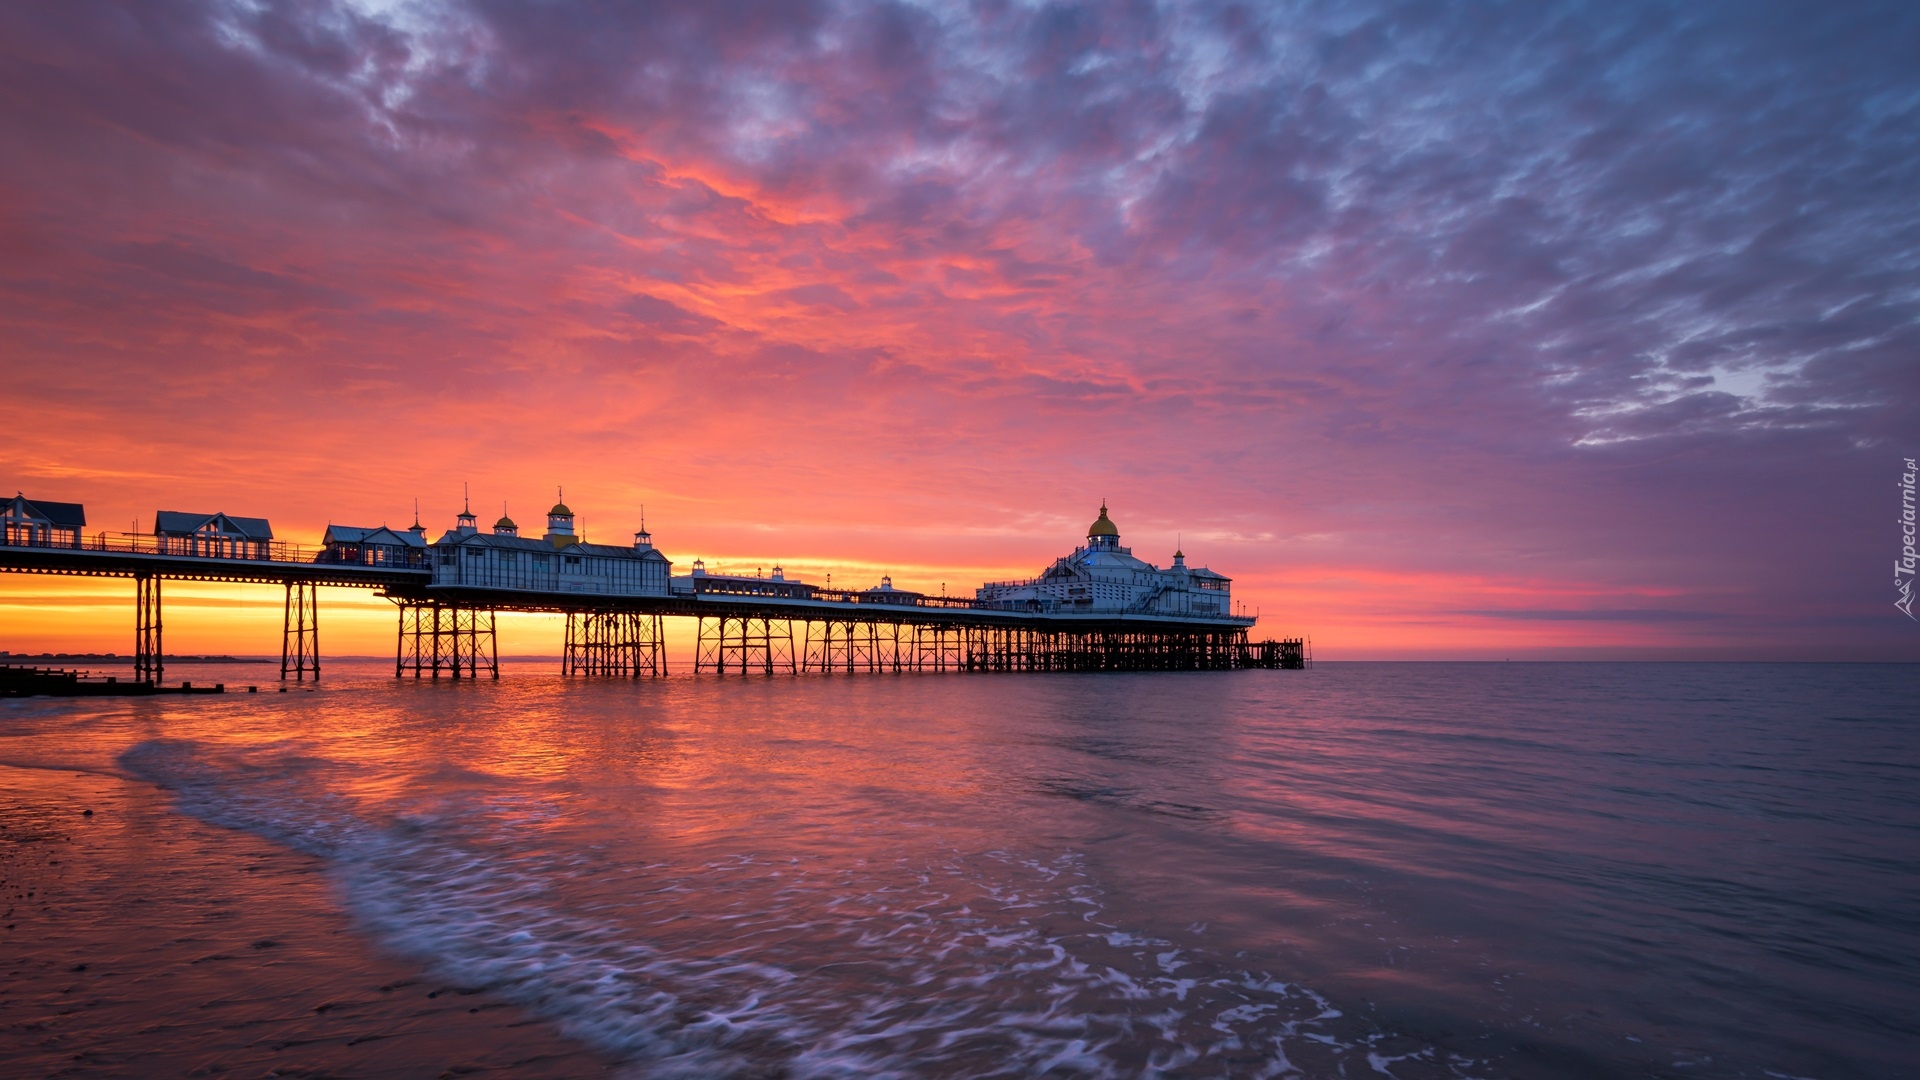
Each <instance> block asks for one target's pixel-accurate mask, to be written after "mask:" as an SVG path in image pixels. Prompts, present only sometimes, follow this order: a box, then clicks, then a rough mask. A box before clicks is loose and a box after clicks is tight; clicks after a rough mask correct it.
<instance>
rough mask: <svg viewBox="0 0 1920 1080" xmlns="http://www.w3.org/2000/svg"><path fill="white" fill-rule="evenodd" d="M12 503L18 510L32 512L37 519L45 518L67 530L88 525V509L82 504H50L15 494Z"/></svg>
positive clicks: (43, 500)
mask: <svg viewBox="0 0 1920 1080" xmlns="http://www.w3.org/2000/svg"><path fill="white" fill-rule="evenodd" d="M11 501H12V503H13V505H14V507H15V508H16V509H18V510H24V511H28V512H31V513H32V514H34V515H35V516H36V517H41V518H45V519H46V520H47V521H50V522H52V523H53V524H55V525H60V526H63V527H65V528H70V529H77V528H80V527H81V526H83V525H85V524H86V523H87V511H86V508H85V507H84V506H82V505H81V504H80V503H69V502H48V501H47V500H45V499H29V498H27V497H26V496H25V495H20V494H15V495H14V497H13V499H12V500H11Z"/></svg>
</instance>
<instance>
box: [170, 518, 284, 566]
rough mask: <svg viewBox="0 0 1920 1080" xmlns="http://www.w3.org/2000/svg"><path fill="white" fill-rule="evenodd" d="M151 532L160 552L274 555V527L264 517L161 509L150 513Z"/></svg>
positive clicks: (212, 555) (222, 556)
mask: <svg viewBox="0 0 1920 1080" xmlns="http://www.w3.org/2000/svg"><path fill="white" fill-rule="evenodd" d="M153 535H154V538H155V539H156V540H157V541H158V542H159V545H160V553H161V554H163V555H186V556H190V557H195V558H204V559H270V558H272V557H273V526H272V525H269V524H267V519H266V518H256V517H236V516H234V515H232V514H188V513H182V512H181V511H178V510H162V511H160V512H158V513H156V514H154V515H153Z"/></svg>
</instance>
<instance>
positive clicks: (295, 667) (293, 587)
mask: <svg viewBox="0 0 1920 1080" xmlns="http://www.w3.org/2000/svg"><path fill="white" fill-rule="evenodd" d="M289 671H291V672H293V681H295V682H305V681H306V679H307V672H308V671H312V672H313V681H314V682H319V681H320V589H319V586H318V585H315V584H313V583H311V582H302V581H289V582H287V602H286V608H285V611H284V613H283V615H282V617H281V621H280V681H281V682H285V681H286V679H287V672H289Z"/></svg>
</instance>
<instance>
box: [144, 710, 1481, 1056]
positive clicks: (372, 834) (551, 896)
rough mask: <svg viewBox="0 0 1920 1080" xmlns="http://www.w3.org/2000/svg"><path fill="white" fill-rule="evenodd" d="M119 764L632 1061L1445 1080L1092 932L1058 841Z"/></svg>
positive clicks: (1187, 966)
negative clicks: (1004, 840)
mask: <svg viewBox="0 0 1920 1080" xmlns="http://www.w3.org/2000/svg"><path fill="white" fill-rule="evenodd" d="M121 760H122V764H123V765H124V766H125V767H126V768H128V769H130V770H132V771H133V772H135V773H137V774H138V775H140V776H143V777H145V778H147V779H150V780H153V781H156V782H158V783H162V784H165V785H167V786H168V787H170V788H172V789H173V790H174V791H175V792H176V793H177V798H178V800H179V805H180V806H181V808H182V809H183V810H185V811H187V812H189V813H191V814H193V815H195V816H197V817H200V818H202V819H204V820H207V821H210V822H214V823H217V824H221V825H225V826H229V827H234V828H240V829H245V830H249V831H252V832H255V833H258V834H260V835H264V836H267V837H270V838H272V839H275V840H278V841H280V842H283V843H286V844H289V845H291V846H294V847H296V848H299V849H300V850H303V851H308V852H311V853H314V854H316V855H319V856H321V857H323V858H325V859H326V860H328V862H329V865H330V866H331V868H332V872H333V873H334V875H335V876H336V880H337V881H338V883H339V885H340V888H341V891H342V894H343V895H344V897H345V898H346V901H347V903H348V904H349V906H350V907H351V909H352V910H353V912H354V913H355V914H356V916H357V917H358V918H359V919H360V920H361V921H362V923H363V924H364V925H365V927H366V928H367V929H368V930H369V931H370V932H371V933H373V934H374V935H376V936H377V937H378V938H379V939H380V940H381V941H382V942H383V943H384V944H386V945H387V946H389V947H392V948H396V949H399V950H403V951H405V952H406V953H408V954H411V955H413V956H415V957H418V958H419V959H420V960H421V962H422V963H424V964H426V965H428V966H429V967H430V968H431V969H432V970H434V971H435V972H437V973H438V974H439V975H441V976H443V977H445V978H447V979H449V980H451V981H453V982H456V983H458V984H462V985H465V986H470V987H486V988H488V989H490V990H492V991H493V992H495V993H497V994H500V995H502V996H504V997H506V998H508V999H510V1000H513V1001H515V1002H517V1003H519V1004H521V1005H523V1006H525V1007H526V1008H528V1009H530V1010H531V1011H533V1012H535V1013H537V1014H539V1015H541V1016H544V1017H547V1018H548V1019H550V1020H552V1021H553V1022H554V1023H556V1024H557V1025H558V1026H559V1027H560V1028H561V1029H562V1030H563V1031H565V1032H566V1033H568V1034H569V1035H571V1036H573V1037H575V1038H578V1039H581V1040H583V1041H585V1042H587V1043H589V1044H591V1045H593V1046H595V1047H597V1048H599V1049H601V1050H603V1051H605V1052H607V1053H608V1054H610V1055H613V1056H615V1057H618V1058H620V1059H621V1060H623V1061H625V1062H627V1063H628V1064H629V1066H630V1068H631V1069H632V1070H633V1071H634V1072H635V1074H636V1075H646V1076H663V1077H675V1076H702V1077H707V1076H727V1075H764V1074H767V1073H769V1072H779V1073H782V1074H784V1075H790V1076H794V1077H907V1076H926V1075H967V1076H1033V1075H1041V1074H1049V1075H1061V1076H1090V1077H1091V1076H1121V1075H1169V1076H1218V1075H1232V1076H1289V1075H1319V1074H1333V1073H1336V1072H1337V1073H1341V1074H1345V1075H1360V1074H1363V1073H1365V1072H1367V1071H1373V1072H1376V1073H1382V1074H1385V1075H1389V1076H1395V1075H1405V1076H1414V1075H1425V1076H1459V1075H1466V1074H1467V1073H1468V1072H1469V1070H1468V1068H1467V1067H1466V1066H1467V1063H1465V1062H1461V1061H1458V1060H1453V1059H1448V1058H1446V1057H1445V1056H1444V1055H1442V1054H1440V1053H1438V1052H1437V1051H1435V1050H1433V1049H1432V1048H1421V1047H1417V1046H1415V1047H1408V1046H1406V1045H1403V1044H1404V1043H1405V1042H1406V1040H1398V1041H1397V1042H1396V1044H1395V1046H1394V1050H1395V1052H1394V1053H1392V1054H1388V1053H1386V1052H1385V1051H1384V1050H1383V1049H1382V1048H1381V1047H1380V1046H1379V1045H1378V1043H1379V1042H1380V1040H1381V1038H1382V1036H1381V1035H1380V1034H1379V1033H1378V1032H1376V1031H1371V1030H1369V1029H1367V1028H1366V1027H1365V1026H1363V1025H1359V1024H1357V1023H1354V1022H1351V1021H1349V1020H1347V1019H1346V1018H1343V1016H1342V1013H1341V1011H1340V1010H1338V1009H1336V1008H1334V1007H1333V1006H1332V1005H1331V1004H1330V1003H1329V1002H1327V1001H1326V1000H1325V999H1324V998H1322V997H1321V996H1319V995H1317V994H1315V993H1313V992H1311V991H1309V990H1307V989H1305V988H1302V987H1299V986H1297V985H1294V984H1292V983H1289V982H1286V981H1284V980H1281V979H1277V978H1274V977H1272V976H1270V975H1267V974H1263V973H1258V972H1251V971H1246V970H1243V969H1238V968H1236V967H1234V966H1233V965H1231V964H1228V963H1223V962H1221V961H1218V960H1216V959H1214V958H1211V957H1208V956H1206V955H1204V953H1201V952H1196V951H1194V950H1193V949H1192V948H1191V947H1187V946H1179V945H1176V944H1174V943H1173V942H1170V941H1166V940H1162V939H1158V938H1155V937H1152V936H1150V935H1145V934H1140V933H1138V932H1136V931H1134V930H1130V929H1128V928H1125V927H1121V926H1115V925H1111V924H1109V923H1108V922H1105V921H1103V906H1102V901H1101V890H1100V888H1099V885H1098V883H1097V882H1096V881H1094V880H1093V879H1092V877H1091V876H1090V875H1089V874H1088V873H1087V872H1086V870H1085V868H1084V867H1083V866H1082V865H1081V863H1080V861H1079V860H1078V859H1076V858H1074V857H1073V856H1071V855H1061V856H1057V857H1050V858H1036V857H1033V856H1031V855H1026V854H1022V853H1017V852H1010V851H988V852H976V853H967V852H959V851H939V852H935V853H933V854H929V853H927V852H925V851H921V852H918V853H916V854H912V855H909V854H905V853H902V854H900V855H899V856H897V857H894V858H890V859H882V858H876V857H871V856H870V857H868V858H865V859H860V860H853V861H850V862H848V863H830V862H829V861H827V860H825V859H822V858H817V857H816V858H811V859H809V858H801V857H798V856H791V857H784V858H772V857H769V856H767V855H766V854H764V853H753V854H748V853H742V854H737V855H732V856H729V857H725V858H716V859H711V860H708V861H706V862H704V863H700V864H690V865H680V866H676V865H671V864H665V863H647V862H644V861H631V860H629V861H622V860H621V859H619V858H617V857H612V856H608V855H607V854H606V853H605V852H594V851H588V850H583V849H581V848H579V847H577V846H576V847H567V846H565V845H562V844H556V843H554V842H552V841H551V840H547V839H544V838H543V837H541V835H540V834H539V830H538V829H537V828H536V827H535V826H537V825H538V824H540V823H542V822H544V821H546V820H548V819H549V818H550V817H551V808H550V807H545V806H540V805H534V804H530V803H529V802H528V801H527V800H525V799H524V798H520V797H518V796H515V795H513V794H512V793H506V794H499V793H496V794H495V795H493V796H475V795H473V794H472V791H471V790H465V791H464V794H463V795H459V796H450V795H447V794H446V791H447V788H446V787H445V786H444V785H443V786H440V787H436V788H434V790H435V791H437V792H439V794H436V795H433V796H431V797H427V796H422V797H420V798H418V799H416V800H414V801H412V802H407V801H405V800H402V801H400V802H398V803H396V802H392V801H388V800H367V801H363V800H362V799H359V798H356V797H354V796H351V795H349V794H347V793H346V792H348V791H350V790H357V789H355V788H354V787H353V786H352V785H351V784H349V783H348V781H349V780H352V779H355V774H354V767H353V766H348V765H344V764H341V763H337V762H331V761H327V760H324V759H321V758H318V757H315V756H312V755H311V754H309V753H307V752H305V751H303V750H302V748H300V747H298V746H292V745H280V746H271V747H264V748H263V747H254V748H249V749H246V750H227V749H220V748H215V747H210V746H204V745H200V744H195V743H190V742H181V741H154V742H147V743H143V744H140V745H139V746H136V747H134V748H133V749H131V750H129V751H128V752H127V753H126V754H125V755H124V756H123V758H122V759H121ZM528 834H533V835H531V836H529V835H528ZM1407 1070H1413V1071H1407Z"/></svg>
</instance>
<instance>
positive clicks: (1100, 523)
mask: <svg viewBox="0 0 1920 1080" xmlns="http://www.w3.org/2000/svg"><path fill="white" fill-rule="evenodd" d="M1096 536H1111V537H1113V538H1115V539H1119V537H1120V529H1119V528H1118V527H1117V526H1115V525H1114V523H1113V520H1112V519H1111V518H1109V517H1107V504H1106V502H1105V501H1104V500H1103V501H1102V502H1101V503H1100V516H1099V517H1097V518H1095V519H1094V521H1093V524H1091V525H1089V526H1087V539H1089V540H1091V539H1093V538H1094V537H1096Z"/></svg>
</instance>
